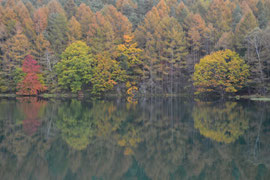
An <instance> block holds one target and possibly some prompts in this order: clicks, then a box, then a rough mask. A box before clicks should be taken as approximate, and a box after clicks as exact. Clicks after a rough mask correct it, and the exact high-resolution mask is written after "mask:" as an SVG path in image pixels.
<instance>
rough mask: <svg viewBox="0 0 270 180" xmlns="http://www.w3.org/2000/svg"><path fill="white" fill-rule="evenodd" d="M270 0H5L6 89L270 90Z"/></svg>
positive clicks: (1, 21) (1, 15) (0, 16)
mask: <svg viewBox="0 0 270 180" xmlns="http://www.w3.org/2000/svg"><path fill="white" fill-rule="evenodd" d="M269 20H270V1H269V0H197V1H194V0H0V93H2V94H4V93H14V94H15V93H16V94H17V95H39V94H42V93H52V94H54V93H74V94H90V95H93V96H101V95H106V94H121V95H126V96H128V97H130V98H133V97H134V96H137V95H138V94H143V95H145V94H151V95H152V94H155V95H158V94H181V93H192V94H193V93H195V94H198V95H200V94H218V95H222V96H223V95H228V94H229V95H232V94H233V95H235V94H249V95H250V94H257V95H267V94H269V91H270V80H269V78H270V21H269Z"/></svg>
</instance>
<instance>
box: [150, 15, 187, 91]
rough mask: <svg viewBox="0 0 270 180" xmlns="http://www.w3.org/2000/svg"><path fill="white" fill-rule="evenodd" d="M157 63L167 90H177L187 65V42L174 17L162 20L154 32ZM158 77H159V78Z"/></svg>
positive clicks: (156, 65)
mask: <svg viewBox="0 0 270 180" xmlns="http://www.w3.org/2000/svg"><path fill="white" fill-rule="evenodd" d="M153 37H154V41H155V43H154V44H155V46H156V47H155V49H156V53H157V55H156V57H157V64H155V65H154V69H156V70H155V71H156V73H157V74H156V75H157V76H159V78H160V79H161V81H162V82H161V83H159V84H162V87H163V89H165V91H166V92H170V93H173V92H176V90H178V89H177V88H176V87H177V86H179V85H180V83H183V82H180V81H179V80H180V78H181V77H183V74H184V73H183V70H184V69H185V67H186V60H185V56H186V55H187V52H188V51H187V43H186V39H185V34H184V32H183V30H182V27H181V26H180V25H179V23H178V22H177V20H176V19H175V18H173V17H165V18H163V19H162V20H161V22H160V23H159V25H158V26H157V28H156V30H155V33H154V36H153ZM159 78H158V79H159Z"/></svg>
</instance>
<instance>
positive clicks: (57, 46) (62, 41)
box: [46, 13, 68, 55]
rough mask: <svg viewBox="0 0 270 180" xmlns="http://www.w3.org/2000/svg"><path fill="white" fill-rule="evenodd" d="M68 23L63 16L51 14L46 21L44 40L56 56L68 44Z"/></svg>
mask: <svg viewBox="0 0 270 180" xmlns="http://www.w3.org/2000/svg"><path fill="white" fill-rule="evenodd" d="M67 33H68V23H67V19H66V17H65V16H64V15H62V14H58V13H53V14H50V16H49V19H48V26H47V30H46V38H47V39H48V41H49V42H50V44H51V46H52V49H54V51H55V53H56V54H58V55H59V54H61V53H62V52H63V50H64V49H65V47H66V45H67V42H68V35H67Z"/></svg>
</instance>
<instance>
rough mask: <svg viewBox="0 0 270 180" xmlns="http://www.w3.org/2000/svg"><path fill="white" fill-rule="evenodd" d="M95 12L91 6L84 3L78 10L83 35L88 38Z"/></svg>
mask: <svg viewBox="0 0 270 180" xmlns="http://www.w3.org/2000/svg"><path fill="white" fill-rule="evenodd" d="M94 18H95V14H94V13H93V12H92V11H91V9H90V7H88V6H86V5H85V4H84V3H82V4H81V5H80V6H79V7H78V10H77V13H76V19H77V20H78V21H79V22H80V24H81V27H82V37H83V39H86V38H87V33H88V32H89V27H90V24H91V23H93V22H94Z"/></svg>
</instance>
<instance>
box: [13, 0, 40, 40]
mask: <svg viewBox="0 0 270 180" xmlns="http://www.w3.org/2000/svg"><path fill="white" fill-rule="evenodd" d="M15 12H16V13H17V16H18V19H19V21H20V24H21V27H22V29H23V31H24V34H25V35H26V36H27V38H28V39H29V40H30V41H33V40H34V39H35V36H36V34H35V30H34V23H33V21H32V18H31V17H30V14H29V11H28V9H27V8H26V7H25V5H24V3H23V2H22V1H19V3H18V4H17V5H16V7H15Z"/></svg>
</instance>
